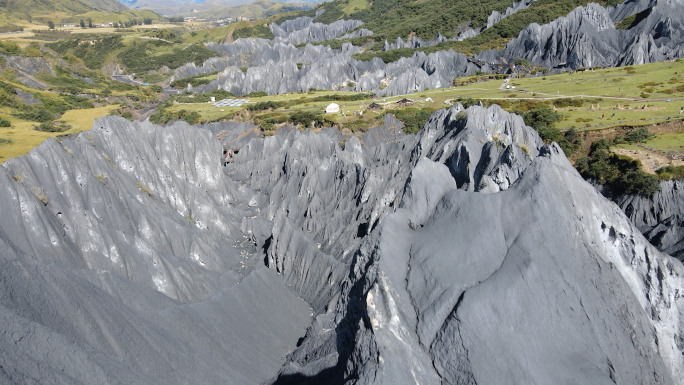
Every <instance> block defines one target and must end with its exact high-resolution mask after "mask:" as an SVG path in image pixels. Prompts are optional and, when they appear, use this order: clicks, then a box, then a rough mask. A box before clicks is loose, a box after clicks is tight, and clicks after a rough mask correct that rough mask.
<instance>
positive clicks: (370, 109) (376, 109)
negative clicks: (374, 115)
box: [366, 103, 382, 111]
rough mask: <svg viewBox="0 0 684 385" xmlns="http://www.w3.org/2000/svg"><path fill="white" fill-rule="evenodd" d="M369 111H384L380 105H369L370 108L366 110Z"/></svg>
mask: <svg viewBox="0 0 684 385" xmlns="http://www.w3.org/2000/svg"><path fill="white" fill-rule="evenodd" d="M366 110H368V111H382V106H381V105H379V104H378V103H371V104H370V105H368V108H366Z"/></svg>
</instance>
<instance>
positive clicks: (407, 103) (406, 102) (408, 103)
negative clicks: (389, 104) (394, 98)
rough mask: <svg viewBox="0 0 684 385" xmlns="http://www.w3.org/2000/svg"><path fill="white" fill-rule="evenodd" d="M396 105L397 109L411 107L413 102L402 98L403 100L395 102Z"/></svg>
mask: <svg viewBox="0 0 684 385" xmlns="http://www.w3.org/2000/svg"><path fill="white" fill-rule="evenodd" d="M397 105H398V106H399V107H406V106H412V105H413V100H411V99H406V98H403V99H401V100H400V101H398V102H397Z"/></svg>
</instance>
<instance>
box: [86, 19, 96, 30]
mask: <svg viewBox="0 0 684 385" xmlns="http://www.w3.org/2000/svg"><path fill="white" fill-rule="evenodd" d="M87 20H88V28H95V27H94V26H93V19H92V18H90V17H89V18H88V19H87Z"/></svg>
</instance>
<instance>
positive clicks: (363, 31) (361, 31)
mask: <svg viewBox="0 0 684 385" xmlns="http://www.w3.org/2000/svg"><path fill="white" fill-rule="evenodd" d="M362 36H373V31H369V30H367V29H365V28H360V29H358V30H356V31H354V32H351V33H347V34H344V35H342V36H339V37H336V39H339V40H342V39H353V38H355V37H362Z"/></svg>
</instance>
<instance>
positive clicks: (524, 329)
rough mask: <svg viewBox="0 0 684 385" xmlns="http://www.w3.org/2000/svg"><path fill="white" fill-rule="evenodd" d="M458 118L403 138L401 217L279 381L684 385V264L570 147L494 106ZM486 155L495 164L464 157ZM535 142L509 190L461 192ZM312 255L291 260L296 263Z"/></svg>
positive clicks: (355, 267) (363, 259) (372, 246)
mask: <svg viewBox="0 0 684 385" xmlns="http://www.w3.org/2000/svg"><path fill="white" fill-rule="evenodd" d="M458 112H459V109H458V107H455V108H454V109H452V110H451V111H449V112H442V113H437V114H435V115H433V117H432V118H431V120H430V122H428V124H427V125H426V128H425V131H423V132H422V133H421V134H420V137H419V138H413V137H407V138H403V139H402V142H403V143H415V144H414V145H413V146H411V145H408V146H407V145H403V147H408V148H412V149H411V150H410V151H411V155H410V157H411V159H412V161H411V162H410V164H411V167H410V168H411V172H410V173H409V174H408V175H407V174H406V173H405V172H400V173H399V174H395V175H394V177H393V179H395V180H396V179H400V181H406V182H405V185H404V187H403V189H402V190H401V192H400V193H399V194H396V195H395V194H393V196H394V200H393V206H394V207H396V209H393V210H391V211H390V212H388V213H387V214H386V215H385V216H384V218H383V219H382V221H380V222H379V224H377V225H373V226H372V227H373V228H374V230H373V231H372V232H371V233H370V234H369V235H368V236H366V237H365V238H364V240H363V242H362V243H361V246H360V248H359V249H358V251H357V252H355V253H354V256H353V258H352V259H351V264H350V266H349V270H350V274H349V276H348V277H347V278H346V279H345V280H344V281H343V283H342V289H341V293H340V294H339V295H338V296H336V297H333V299H334V301H331V305H329V306H328V311H327V312H326V313H323V314H320V315H318V316H317V317H316V320H315V321H314V323H313V325H312V327H311V328H309V330H308V331H307V336H306V338H305V339H304V341H303V342H302V344H301V346H300V347H299V348H298V349H297V350H296V351H295V352H293V353H292V354H291V355H290V357H289V363H288V364H287V365H285V366H284V367H283V369H282V371H281V373H280V375H279V376H278V377H277V378H276V379H274V383H276V384H300V383H333V384H334V383H350V382H353V383H357V384H366V383H368V384H370V383H388V384H389V383H403V382H406V378H409V379H411V381H412V382H416V383H426V384H429V383H449V384H457V383H458V384H461V383H466V384H470V383H472V384H475V383H521V384H522V383H530V382H537V383H563V382H567V381H576V380H577V379H582V380H583V381H586V382H587V383H612V382H617V383H619V382H621V381H625V382H635V383H656V382H658V383H681V379H682V350H683V349H682V348H683V345H682V343H681V341H682V339H681V336H682V329H681V328H682V326H681V320H682V317H684V311H683V306H684V303H683V301H682V299H681V296H680V295H679V294H678V293H679V291H680V288H681V285H682V284H683V283H684V281H683V275H682V274H684V269H683V267H682V265H681V263H680V262H678V261H677V260H675V259H673V258H671V257H669V256H667V255H664V254H661V253H660V252H658V251H657V250H656V249H655V248H654V247H653V246H651V245H650V244H649V243H648V242H647V241H646V240H645V239H644V238H643V236H642V235H641V234H640V233H639V232H638V230H637V229H635V228H634V227H632V225H630V223H629V221H628V220H627V218H626V217H625V216H624V214H623V213H622V212H621V211H620V210H619V209H618V208H617V207H616V206H615V205H613V204H612V203H611V202H609V201H607V200H606V199H605V198H603V197H602V196H601V195H600V194H598V193H597V192H596V191H595V190H594V189H593V188H592V187H591V186H590V185H589V184H588V183H586V182H585V181H583V180H582V178H581V177H580V176H579V174H578V173H577V172H576V171H575V170H574V169H573V167H572V166H571V165H570V163H569V162H568V161H567V159H566V158H565V156H564V155H563V153H562V151H561V150H560V148H558V147H557V146H556V145H553V146H541V142H540V141H539V138H535V137H532V136H527V132H528V130H525V129H523V128H522V127H524V125H522V124H521V122H519V121H516V119H511V120H510V121H508V123H504V122H503V121H502V120H501V118H504V121H505V119H506V118H507V117H506V116H505V113H502V112H500V111H499V110H498V109H497V108H495V107H494V108H491V109H487V110H485V109H482V108H479V107H473V108H471V109H470V110H469V114H468V117H467V120H466V119H465V118H459V116H460V115H458ZM521 126H522V127H521ZM475 127H477V128H475ZM478 131H479V132H478ZM529 131H531V130H529ZM495 135H496V136H497V137H498V138H499V140H501V138H503V141H502V143H500V144H499V145H496V144H495V143H496V140H493V138H494V136H495ZM487 138H489V140H487ZM416 139H417V141H416ZM473 139H475V140H473ZM476 143H480V148H481V149H482V150H481V151H482V154H483V157H482V158H480V159H479V160H477V157H475V158H474V159H475V160H477V161H476V162H472V161H471V159H473V158H469V157H461V156H460V155H459V154H461V150H459V149H461V148H463V147H465V148H468V147H470V146H476ZM523 145H524V146H529V147H528V151H529V149H530V148H531V149H534V152H532V153H531V154H530V156H531V158H530V157H527V156H525V157H517V158H516V157H514V158H513V159H512V161H511V162H510V164H514V165H515V166H514V167H508V168H506V169H507V170H512V169H520V170H522V171H521V172H520V173H510V174H509V175H510V176H511V178H510V180H511V181H512V183H511V184H504V185H500V190H499V191H501V192H498V193H493V194H482V193H481V192H476V191H477V190H475V189H473V188H472V186H474V184H472V183H469V184H466V183H463V184H461V185H460V187H461V189H459V188H458V187H459V181H458V178H459V176H465V179H466V180H470V181H472V179H471V177H470V171H472V170H473V169H474V170H475V172H474V173H473V174H474V175H477V174H480V173H482V171H483V170H488V169H489V167H488V166H484V165H497V166H498V167H501V166H503V164H504V163H505V162H503V161H502V159H504V158H505V157H503V156H491V154H488V153H487V151H485V150H484V149H485V148H489V149H493V148H497V149H498V148H499V146H501V150H500V152H501V153H502V154H504V153H508V154H511V153H516V151H510V149H511V148H513V149H522V146H523ZM537 146H539V147H537ZM297 147H298V148H301V146H300V145H298V146H297ZM471 148H472V147H471ZM537 151H538V152H537ZM520 153H524V151H520ZM449 154H450V155H449ZM454 158H456V161H455V162H454V161H453V160H454ZM459 158H460V162H459V161H458V159H459ZM521 158H522V159H521ZM402 159H403V157H399V162H402ZM445 159H448V161H445ZM509 159H510V158H509ZM293 162H294V161H293ZM445 163H446V164H447V165H453V164H459V163H460V164H468V167H465V168H464V169H465V170H468V172H469V173H468V174H466V175H463V174H462V173H459V170H458V168H457V169H454V167H448V166H447V165H445ZM250 166H253V164H250ZM327 168H328V167H326V169H327ZM402 168H403V167H402ZM335 172H337V171H335ZM492 174H494V175H500V174H497V173H496V172H494V173H491V172H490V173H488V175H492ZM341 175H344V174H341ZM516 176H518V178H516ZM504 179H506V178H502V179H500V180H504ZM400 181H397V183H398V182H400ZM464 189H465V190H468V191H464ZM504 190H505V191H504ZM307 191H308V190H307ZM480 191H482V192H494V191H484V190H480ZM300 195H301V192H300ZM309 196H311V194H309ZM313 196H316V193H313ZM289 207H291V206H289ZM290 210H291V208H290ZM305 217H306V218H308V216H305ZM274 235H275V234H274ZM274 239H275V237H274ZM314 241H315V240H314ZM288 244H291V241H288ZM274 247H275V248H279V247H280V245H278V244H276V245H274V244H270V248H269V250H271V248H274ZM300 255H302V254H301V253H299V252H298V253H294V252H293V253H291V254H290V256H291V257H290V258H292V259H291V260H290V263H292V264H293V266H296V264H297V263H301V262H298V258H299V256H300ZM285 258H286V257H285ZM317 259H318V260H319V261H320V260H321V259H322V258H321V257H318V258H317ZM311 260H314V258H312V259H311ZM269 261H270V259H269ZM330 265H333V264H332V263H331V264H330ZM305 266H309V265H308V264H305ZM285 271H286V273H285V274H287V269H286V270H285ZM290 271H297V268H296V267H292V268H290ZM325 271H333V270H332V268H328V269H327V270H325ZM326 274H327V273H326ZM326 274H322V276H325V275H326ZM309 275H310V273H309ZM290 279H292V278H290ZM292 282H295V283H297V284H302V283H303V282H304V279H301V278H300V279H299V280H293V281H292ZM293 286H295V284H293ZM542 293H543V294H542ZM326 298H327V297H326ZM333 303H334V309H335V310H334V311H333V310H330V309H332V308H333V305H332V304H333ZM492 352H497V353H496V354H493V353H492Z"/></svg>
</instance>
